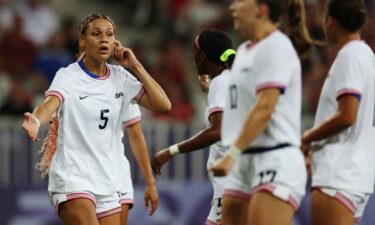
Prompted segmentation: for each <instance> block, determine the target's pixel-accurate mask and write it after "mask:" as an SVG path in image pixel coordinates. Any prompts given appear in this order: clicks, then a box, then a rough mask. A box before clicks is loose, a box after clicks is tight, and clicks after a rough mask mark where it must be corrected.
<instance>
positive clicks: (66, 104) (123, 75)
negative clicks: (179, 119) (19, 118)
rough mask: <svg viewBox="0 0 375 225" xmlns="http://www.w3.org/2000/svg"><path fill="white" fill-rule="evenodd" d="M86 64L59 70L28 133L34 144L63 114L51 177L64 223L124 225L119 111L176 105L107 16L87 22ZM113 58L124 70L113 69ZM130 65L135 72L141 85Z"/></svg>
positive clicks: (29, 118)
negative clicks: (120, 41)
mask: <svg viewBox="0 0 375 225" xmlns="http://www.w3.org/2000/svg"><path fill="white" fill-rule="evenodd" d="M79 42H80V45H81V46H83V47H84V48H85V58H84V59H83V60H82V61H79V62H76V63H73V64H71V65H69V66H68V67H67V68H62V69H60V70H59V71H58V72H57V74H56V76H55V78H54V81H53V82H52V84H51V86H50V88H49V89H48V91H47V92H46V100H45V102H44V103H43V104H42V105H40V106H38V107H36V109H35V110H34V112H33V114H30V113H25V121H24V123H23V129H24V130H25V132H26V133H27V134H28V135H29V136H30V138H31V139H32V140H34V141H36V140H38V137H37V135H38V131H39V127H40V126H41V125H44V124H46V123H48V120H49V118H50V117H51V114H52V113H53V112H55V111H56V110H57V109H58V115H57V116H58V122H59V128H58V129H59V130H58V134H59V135H58V145H57V146H58V147H57V151H56V155H55V156H54V157H53V160H52V163H51V168H50V171H49V186H48V190H49V194H50V199H51V200H52V202H53V204H54V206H55V207H56V210H57V211H58V214H59V217H60V218H61V220H62V221H63V223H64V224H65V225H71V224H102V225H106V224H119V223H120V214H119V212H120V211H121V207H120V204H119V196H118V194H117V191H116V188H117V177H115V176H113V174H116V170H117V163H114V162H115V161H116V157H117V155H116V154H117V152H116V150H115V149H113V148H112V147H113V146H114V145H115V143H114V141H115V140H114V139H113V134H114V132H115V128H116V125H117V124H118V123H119V122H122V121H121V120H120V110H121V108H122V107H127V106H128V105H129V104H131V103H130V102H138V104H140V105H142V106H144V107H146V108H149V109H151V110H156V111H168V110H169V109H170V107H171V106H170V102H169V100H168V98H167V97H166V95H165V93H164V91H163V90H162V89H161V88H160V86H159V85H158V84H157V83H156V82H155V81H154V80H153V79H152V78H151V77H150V76H149V74H148V73H147V72H146V71H145V69H144V68H143V66H142V65H141V64H140V63H139V62H138V60H137V59H136V57H135V56H134V54H133V52H132V51H131V50H130V49H127V48H121V47H116V48H115V44H114V42H115V26H114V23H113V22H112V20H111V19H110V18H109V17H107V16H105V15H102V14H92V15H89V16H88V17H86V18H85V19H84V20H83V21H82V22H81V24H80V36H79ZM113 52H114V56H115V59H116V60H117V61H118V62H119V64H120V65H121V66H115V65H110V64H107V63H106V61H107V60H108V58H109V57H110V56H111V55H112V53H113ZM123 67H125V68H128V69H131V70H132V71H133V72H134V73H135V74H136V76H137V78H138V79H139V81H137V79H135V78H134V77H133V76H132V75H131V74H130V73H129V72H127V71H126V70H125V69H124V68H123Z"/></svg>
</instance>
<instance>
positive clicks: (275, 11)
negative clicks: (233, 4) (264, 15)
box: [257, 0, 315, 58]
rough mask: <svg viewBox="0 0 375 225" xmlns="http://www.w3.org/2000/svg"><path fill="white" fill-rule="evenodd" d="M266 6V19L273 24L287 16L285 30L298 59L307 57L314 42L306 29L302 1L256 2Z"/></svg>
mask: <svg viewBox="0 0 375 225" xmlns="http://www.w3.org/2000/svg"><path fill="white" fill-rule="evenodd" d="M257 2H258V3H263V4H266V5H267V6H268V17H269V19H270V20H271V21H272V22H273V23H278V22H280V19H281V17H282V15H284V14H287V22H286V30H285V32H286V33H287V34H288V35H289V37H290V39H291V40H292V43H293V45H294V48H295V49H296V50H297V52H298V55H299V57H300V58H302V57H304V56H306V55H307V53H308V52H309V50H310V49H311V47H312V45H313V44H314V43H315V41H313V40H312V38H311V37H310V35H309V32H308V31H307V27H306V11H305V4H304V2H303V0H257Z"/></svg>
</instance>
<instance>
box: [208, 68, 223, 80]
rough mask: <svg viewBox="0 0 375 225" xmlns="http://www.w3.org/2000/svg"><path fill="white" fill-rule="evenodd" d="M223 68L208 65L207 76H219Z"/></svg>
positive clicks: (211, 77)
mask: <svg viewBox="0 0 375 225" xmlns="http://www.w3.org/2000/svg"><path fill="white" fill-rule="evenodd" d="M224 70H225V67H224V66H210V67H209V69H208V71H210V73H209V74H208V76H209V77H210V79H214V78H215V77H217V76H219V75H220V74H221V73H222V72H223V71H224Z"/></svg>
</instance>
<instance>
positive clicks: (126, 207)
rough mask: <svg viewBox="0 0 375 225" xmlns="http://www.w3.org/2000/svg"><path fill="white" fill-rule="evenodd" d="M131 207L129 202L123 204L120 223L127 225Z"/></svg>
mask: <svg viewBox="0 0 375 225" xmlns="http://www.w3.org/2000/svg"><path fill="white" fill-rule="evenodd" d="M129 208H130V207H129V205H128V204H123V205H121V209H122V212H121V215H120V225H126V224H127V223H128V213H129Z"/></svg>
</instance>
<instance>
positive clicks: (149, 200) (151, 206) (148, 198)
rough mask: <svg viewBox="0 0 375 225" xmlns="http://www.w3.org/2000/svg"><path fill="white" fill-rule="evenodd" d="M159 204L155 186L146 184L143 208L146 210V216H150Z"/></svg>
mask: <svg viewBox="0 0 375 225" xmlns="http://www.w3.org/2000/svg"><path fill="white" fill-rule="evenodd" d="M158 204H159V196H158V191H157V189H156V185H155V184H148V185H147V186H146V189H145V207H146V208H147V209H148V212H149V213H148V214H149V215H150V216H152V214H154V212H155V211H156V209H157V208H158Z"/></svg>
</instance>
